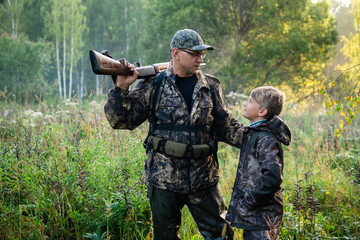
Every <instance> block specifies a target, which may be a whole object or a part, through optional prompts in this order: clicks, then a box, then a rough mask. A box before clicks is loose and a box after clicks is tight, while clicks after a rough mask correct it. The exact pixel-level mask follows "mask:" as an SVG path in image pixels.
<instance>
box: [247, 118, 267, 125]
mask: <svg viewBox="0 0 360 240" xmlns="http://www.w3.org/2000/svg"><path fill="white" fill-rule="evenodd" d="M249 120H250V123H251V124H253V123H256V122H259V121H262V120H266V118H264V117H257V118H254V119H249Z"/></svg>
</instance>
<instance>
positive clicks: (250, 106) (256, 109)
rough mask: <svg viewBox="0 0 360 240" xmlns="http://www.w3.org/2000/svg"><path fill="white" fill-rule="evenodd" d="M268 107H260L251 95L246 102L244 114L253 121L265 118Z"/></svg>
mask: <svg viewBox="0 0 360 240" xmlns="http://www.w3.org/2000/svg"><path fill="white" fill-rule="evenodd" d="M266 114H267V109H266V108H262V107H260V104H259V103H257V102H256V101H255V99H253V98H251V97H249V99H248V100H247V102H246V103H245V104H244V110H243V114H242V115H243V116H244V117H245V118H247V119H249V120H250V121H251V123H254V122H257V121H260V120H263V119H265V116H266Z"/></svg>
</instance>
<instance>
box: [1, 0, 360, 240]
mask: <svg viewBox="0 0 360 240" xmlns="http://www.w3.org/2000/svg"><path fill="white" fill-rule="evenodd" d="M359 24H360V1H359V0H352V1H351V3H350V4H349V5H344V3H342V2H341V1H337V0H330V1H311V0H296V1H295V0H287V1H283V0H249V1H245V0H228V1H226V0H214V1H207V0H198V1H188V0H167V1H165V0H133V1H129V0H104V1H95V0H0V239H85V238H88V239H151V238H152V236H153V235H152V234H153V232H152V223H151V212H150V210H149V203H148V201H147V199H146V193H145V192H146V186H145V184H144V183H143V182H142V181H141V179H140V177H141V171H142V165H143V161H144V158H145V155H144V154H145V153H144V149H143V147H142V141H143V139H144V138H145V135H146V132H147V129H146V126H141V127H140V128H138V129H136V130H135V131H133V132H129V131H114V130H112V129H111V128H110V127H109V125H108V123H107V121H106V118H105V116H104V113H103V105H104V101H106V93H107V91H108V90H109V89H110V88H111V87H112V86H113V83H112V81H111V78H109V77H106V76H99V75H95V74H94V73H93V72H92V70H91V66H90V61H89V50H90V49H93V50H97V51H101V50H102V49H107V50H109V52H110V55H112V56H113V57H114V58H116V59H119V58H123V57H124V58H126V59H128V60H129V61H130V62H139V63H141V64H142V65H149V64H153V63H157V62H164V61H169V60H170V53H169V43H170V40H171V38H172V36H173V34H174V33H175V32H176V31H177V30H179V29H183V28H192V29H194V30H196V31H198V32H199V33H200V34H201V36H202V37H203V39H204V41H205V43H207V44H210V45H213V46H214V47H215V50H214V51H208V52H207V57H206V58H205V63H206V68H205V72H208V73H210V74H213V75H215V76H217V77H218V78H219V79H220V81H221V83H222V88H223V92H224V98H225V100H226V102H227V104H228V106H229V108H230V109H231V110H232V112H233V113H234V116H235V117H236V118H239V119H240V120H241V121H243V122H244V123H246V120H244V119H241V110H242V103H243V100H244V98H245V97H246V95H248V94H249V92H250V90H251V89H252V88H254V87H257V86H260V85H273V86H275V87H278V88H279V89H281V90H282V91H284V92H285V93H286V101H287V102H286V109H285V110H284V113H283V114H282V115H281V117H282V118H283V119H284V120H285V121H286V122H287V123H288V124H289V126H290V128H291V130H292V135H293V141H292V144H291V145H290V146H289V147H288V148H285V149H284V153H285V156H286V164H285V170H284V184H283V188H284V195H285V215H284V219H283V226H282V228H281V233H280V236H281V239H294V237H295V238H296V239H358V238H359V236H360V228H359V226H360V224H359V223H360V220H359V219H360V212H359V209H360V205H359V203H360V201H359V199H360V191H359V189H360V188H359V186H360V185H359V184H360V182H359V178H360V159H359V148H358V145H359V143H360V142H359V139H360V132H359V121H358V118H359V114H360V110H359V105H360V96H359V87H360V81H359V74H358V71H359V67H360V65H359V59H360V51H359V47H358V46H359V44H360V32H359V27H360V25H359ZM219 159H220V172H221V176H222V178H221V187H222V189H223V191H224V197H225V198H226V200H227V202H228V200H229V197H230V195H231V187H232V186H231V184H229V183H232V182H233V181H234V177H235V172H234V169H235V168H236V166H237V161H238V160H237V159H238V151H237V150H236V149H234V148H231V147H230V146H226V145H220V147H219ZM180 235H181V237H182V239H192V240H193V239H194V240H195V239H201V235H200V233H199V232H198V231H197V227H196V224H195V223H194V222H193V220H192V218H191V217H190V214H189V212H188V211H187V209H186V208H185V209H184V217H183V223H182V227H181V232H180ZM235 237H236V238H235V239H242V238H241V231H237V232H236V236H235Z"/></svg>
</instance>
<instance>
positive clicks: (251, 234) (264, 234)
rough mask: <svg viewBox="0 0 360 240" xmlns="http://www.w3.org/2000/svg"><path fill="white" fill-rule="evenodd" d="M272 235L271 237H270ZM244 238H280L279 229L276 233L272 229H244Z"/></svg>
mask: <svg viewBox="0 0 360 240" xmlns="http://www.w3.org/2000/svg"><path fill="white" fill-rule="evenodd" d="M269 236H271V237H269ZM243 239H244V240H269V239H271V240H274V239H276V240H277V239H279V231H277V233H275V235H274V234H273V233H272V232H271V231H267V230H266V231H248V230H244V232H243Z"/></svg>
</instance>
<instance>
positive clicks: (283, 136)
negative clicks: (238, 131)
mask: <svg viewBox="0 0 360 240" xmlns="http://www.w3.org/2000/svg"><path fill="white" fill-rule="evenodd" d="M250 129H251V130H254V131H259V130H265V131H270V132H271V133H272V134H273V135H274V136H275V137H276V138H277V139H278V140H279V141H280V142H281V143H283V144H284V145H289V144H290V141H291V132H290V129H289V127H288V126H287V125H286V123H285V122H284V121H283V120H282V119H281V118H279V117H277V116H274V117H273V118H272V119H270V120H269V121H266V122H264V123H260V124H258V125H255V126H250V127H249V130H250Z"/></svg>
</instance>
